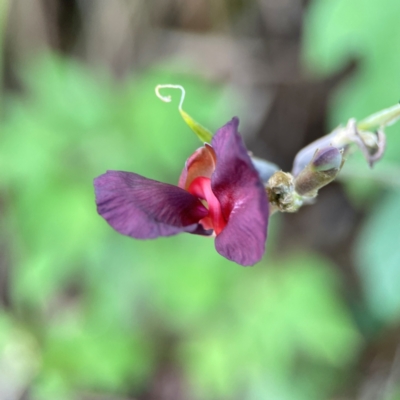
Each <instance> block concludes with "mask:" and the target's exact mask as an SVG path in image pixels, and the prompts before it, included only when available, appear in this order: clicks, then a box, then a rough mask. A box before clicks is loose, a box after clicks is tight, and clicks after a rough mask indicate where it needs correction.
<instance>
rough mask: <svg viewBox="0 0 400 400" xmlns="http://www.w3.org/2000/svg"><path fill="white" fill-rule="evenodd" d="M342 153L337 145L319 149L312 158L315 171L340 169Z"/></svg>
mask: <svg viewBox="0 0 400 400" xmlns="http://www.w3.org/2000/svg"><path fill="white" fill-rule="evenodd" d="M341 165H342V154H341V152H340V150H338V149H337V148H336V147H326V148H325V149H321V150H318V151H317V152H316V153H315V154H314V157H313V159H312V162H311V167H312V169H313V170H314V171H329V170H331V169H340V166H341Z"/></svg>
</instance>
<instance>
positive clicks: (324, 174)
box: [295, 146, 343, 197]
mask: <svg viewBox="0 0 400 400" xmlns="http://www.w3.org/2000/svg"><path fill="white" fill-rule="evenodd" d="M342 165H343V156H342V151H341V150H339V149H337V148H336V147H332V146H330V147H326V148H324V149H321V150H317V151H316V152H315V154H314V157H313V158H312V160H311V162H310V163H309V164H308V165H307V166H306V167H305V168H304V169H303V170H302V171H301V172H300V174H299V175H298V176H297V177H296V179H295V190H296V192H297V193H298V194H299V195H301V196H310V197H314V196H316V194H317V192H318V190H319V189H321V188H322V187H323V186H325V185H327V184H328V183H330V182H332V181H333V180H334V179H335V178H336V176H337V174H338V173H339V171H340V169H341V167H342Z"/></svg>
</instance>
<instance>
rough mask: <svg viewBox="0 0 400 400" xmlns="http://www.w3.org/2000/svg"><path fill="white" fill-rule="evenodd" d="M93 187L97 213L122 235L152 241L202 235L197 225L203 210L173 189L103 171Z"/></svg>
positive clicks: (134, 176) (128, 174)
mask: <svg viewBox="0 0 400 400" xmlns="http://www.w3.org/2000/svg"><path fill="white" fill-rule="evenodd" d="M94 186H95V193H96V204H97V211H98V213H99V214H100V215H101V216H102V217H103V218H104V219H105V220H106V221H107V222H108V223H109V224H110V225H111V226H112V227H113V228H114V229H115V230H116V231H118V232H119V233H122V234H123V235H127V236H131V237H134V238H136V239H153V238H156V237H159V236H170V235H175V234H177V233H179V232H192V233H199V234H201V233H202V232H203V231H202V230H201V229H200V230H198V228H199V225H198V221H199V220H200V219H201V218H203V217H205V216H206V215H207V214H208V211H207V209H206V208H205V207H204V206H203V204H202V203H201V202H200V201H199V199H198V198H197V197H195V196H193V195H191V194H190V193H189V192H187V191H185V190H183V189H181V188H178V187H177V186H173V185H169V184H167V183H161V182H157V181H154V180H151V179H147V178H144V177H143V176H140V175H137V174H134V173H132V172H122V171H107V173H105V174H104V175H100V176H99V177H97V178H96V179H95V180H94Z"/></svg>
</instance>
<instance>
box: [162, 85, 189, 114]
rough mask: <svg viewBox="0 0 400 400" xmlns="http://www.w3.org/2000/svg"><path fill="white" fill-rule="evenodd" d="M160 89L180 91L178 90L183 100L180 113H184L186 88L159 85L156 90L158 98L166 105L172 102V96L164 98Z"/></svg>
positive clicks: (180, 104) (179, 107)
mask: <svg viewBox="0 0 400 400" xmlns="http://www.w3.org/2000/svg"><path fill="white" fill-rule="evenodd" d="M160 89H178V90H180V91H181V100H180V102H179V106H178V109H179V111H182V106H183V101H184V100H185V96H186V91H185V88H184V87H183V86H181V85H171V84H169V83H167V84H165V85H157V86H156V89H155V91H156V96H157V97H158V98H159V99H160V100H162V101H164V102H165V103H170V102H171V96H170V95H167V96H163V95H162V94H161V93H160Z"/></svg>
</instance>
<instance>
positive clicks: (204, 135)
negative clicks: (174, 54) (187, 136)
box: [155, 83, 212, 143]
mask: <svg viewBox="0 0 400 400" xmlns="http://www.w3.org/2000/svg"><path fill="white" fill-rule="evenodd" d="M160 89H179V90H180V91H181V100H180V102H179V106H178V110H179V113H180V114H181V116H182V118H183V120H184V121H185V122H186V124H187V125H188V126H189V128H190V129H191V130H192V131H193V132H194V133H195V134H196V135H197V137H198V138H199V139H200V140H201V141H202V142H203V143H204V142H206V143H211V139H212V133H211V132H210V131H209V130H208V129H207V128H205V127H204V126H202V125H200V124H199V123H198V122H196V121H195V120H194V119H193V118H192V117H191V116H190V115H189V114H188V113H187V112H186V111H184V110H183V109H182V105H183V101H184V100H185V95H186V92H185V89H184V88H183V86H181V85H171V84H169V83H167V84H165V85H157V86H156V88H155V91H156V96H157V97H158V98H159V99H160V100H162V101H164V102H165V103H170V102H171V96H170V95H168V96H163V95H162V94H161V93H160Z"/></svg>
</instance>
